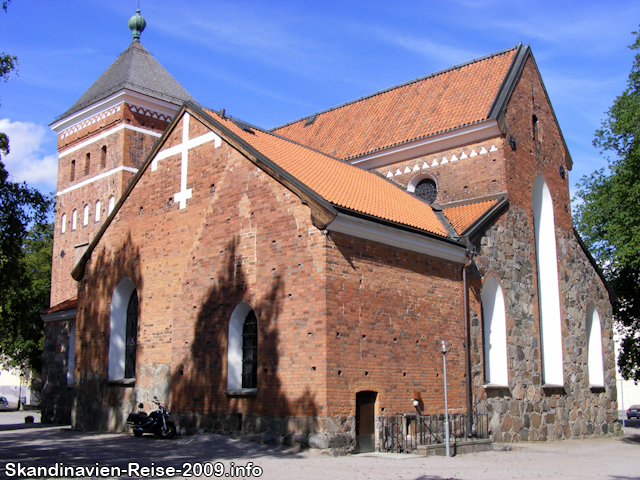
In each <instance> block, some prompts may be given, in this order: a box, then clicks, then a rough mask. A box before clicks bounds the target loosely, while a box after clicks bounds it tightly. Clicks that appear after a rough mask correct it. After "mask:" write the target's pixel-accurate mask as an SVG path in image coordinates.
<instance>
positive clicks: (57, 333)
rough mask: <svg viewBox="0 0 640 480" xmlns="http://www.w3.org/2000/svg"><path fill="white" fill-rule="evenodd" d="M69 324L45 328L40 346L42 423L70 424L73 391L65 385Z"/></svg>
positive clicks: (50, 324)
mask: <svg viewBox="0 0 640 480" xmlns="http://www.w3.org/2000/svg"><path fill="white" fill-rule="evenodd" d="M68 348H69V322H68V321H57V322H49V323H45V325H44V342H43V345H42V385H43V387H42V399H41V401H40V409H41V414H42V418H41V422H42V423H59V424H69V423H71V408H72V405H73V390H72V389H71V387H68V386H67V363H68V361H69V350H68Z"/></svg>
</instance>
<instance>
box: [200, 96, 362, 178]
mask: <svg viewBox="0 0 640 480" xmlns="http://www.w3.org/2000/svg"><path fill="white" fill-rule="evenodd" d="M202 108H203V109H204V110H205V111H207V112H211V113H215V114H216V115H218V116H219V117H221V118H222V119H228V120H231V121H232V122H234V123H235V122H240V123H243V124H244V125H246V126H248V127H250V128H254V129H256V130H258V131H260V132H262V133H266V134H267V135H271V136H272V137H276V138H279V139H280V140H286V141H287V142H289V143H292V144H294V145H298V146H299V147H304V148H306V149H307V150H309V151H311V152H315V153H319V154H320V155H323V156H325V157H327V158H331V159H332V160H337V161H339V162H341V163H344V164H347V165H351V164H350V163H349V162H345V161H344V160H343V159H341V158H338V157H334V156H332V155H329V154H328V153H325V152H322V151H320V150H317V149H315V148H312V147H310V146H309V145H305V144H304V143H300V142H296V141H295V140H291V139H290V138H287V137H283V136H282V135H278V134H277V133H274V132H272V131H271V130H266V129H264V128H262V127H258V126H256V125H253V124H252V123H249V122H245V121H244V120H242V119H241V118H237V117H233V116H231V115H227V113H226V112H225V114H224V116H221V115H220V113H218V112H217V111H216V110H214V109H212V108H209V107H202ZM356 168H357V167H356Z"/></svg>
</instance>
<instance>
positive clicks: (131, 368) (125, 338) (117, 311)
mask: <svg viewBox="0 0 640 480" xmlns="http://www.w3.org/2000/svg"><path fill="white" fill-rule="evenodd" d="M110 317H111V318H110V326H111V331H110V333H109V380H124V379H125V378H135V375H136V374H135V368H136V350H137V345H138V292H137V290H136V286H135V284H134V283H133V282H132V281H131V280H130V279H128V278H124V279H123V280H122V281H121V282H120V283H119V284H118V286H117V287H116V288H115V290H114V291H113V295H112V296H111V311H110Z"/></svg>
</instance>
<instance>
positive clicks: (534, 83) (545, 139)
mask: <svg viewBox="0 0 640 480" xmlns="http://www.w3.org/2000/svg"><path fill="white" fill-rule="evenodd" d="M533 115H535V116H536V117H537V118H538V139H537V140H534V138H533V132H532V116H533ZM505 119H506V125H507V127H506V128H507V137H508V136H510V135H513V137H514V138H515V140H516V145H517V147H516V150H515V151H512V150H511V148H507V149H505V157H506V176H507V179H506V180H507V190H508V192H509V201H510V202H511V203H513V204H514V205H517V206H518V207H520V208H522V209H524V210H527V211H530V212H531V208H532V207H531V205H532V204H531V188H532V186H533V182H534V180H535V178H536V176H537V175H538V173H542V176H543V177H544V179H545V182H546V183H547V186H548V187H549V191H550V192H551V196H552V198H553V207H554V212H553V214H554V220H555V224H556V227H557V228H561V229H563V230H569V229H571V228H572V223H571V209H570V196H569V172H568V169H567V160H566V157H567V156H568V153H567V151H566V149H565V147H564V144H563V141H562V134H561V133H560V130H559V128H558V125H557V123H556V120H555V117H554V115H553V110H552V107H551V104H550V103H549V100H548V98H547V95H546V92H545V89H544V85H543V84H542V80H541V79H540V76H539V75H538V72H537V69H536V66H535V63H534V61H533V59H532V58H529V60H527V62H526V64H525V67H524V69H523V72H522V75H521V77H520V80H519V81H518V83H517V85H516V87H515V89H514V91H513V94H512V95H511V99H510V100H509V103H508V105H507V108H506V112H505ZM560 167H562V168H563V169H564V170H565V178H564V179H563V178H561V176H560V173H559V170H558V169H559V168H560ZM531 224H532V225H533V214H531Z"/></svg>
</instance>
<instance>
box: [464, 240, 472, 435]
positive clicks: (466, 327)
mask: <svg viewBox="0 0 640 480" xmlns="http://www.w3.org/2000/svg"><path fill="white" fill-rule="evenodd" d="M470 247H471V246H470ZM471 248H472V247H471ZM471 248H470V249H469V250H467V258H468V259H469V262H467V264H466V265H465V266H464V267H462V292H463V298H464V300H463V304H464V307H463V308H464V361H465V367H466V373H467V376H466V379H467V382H466V383H467V437H471V433H472V430H471V429H472V424H471V352H470V341H469V296H468V295H467V268H469V267H470V266H471V264H472V263H473V250H472V249H471Z"/></svg>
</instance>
